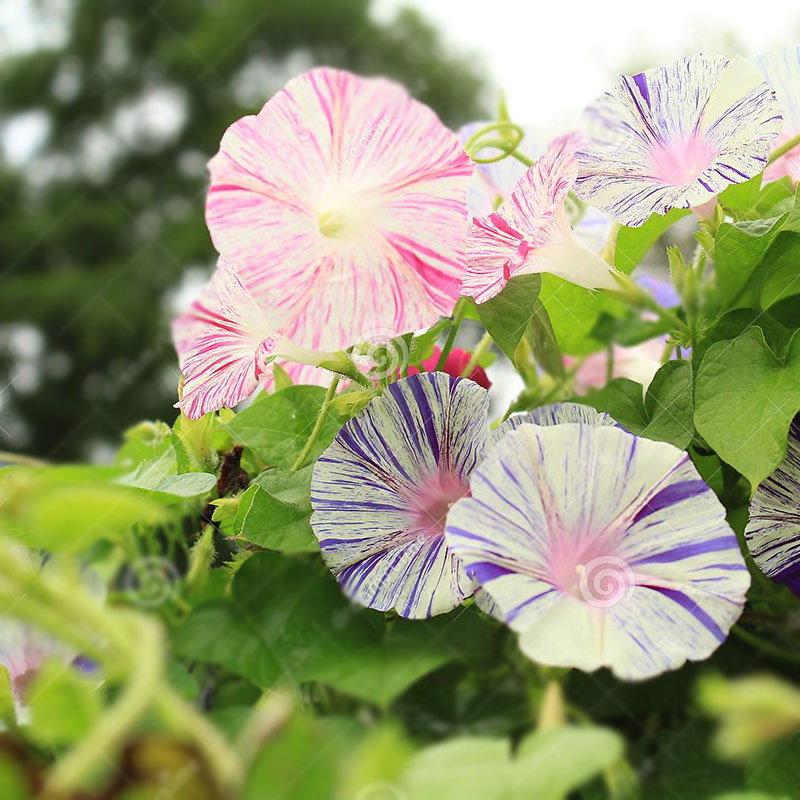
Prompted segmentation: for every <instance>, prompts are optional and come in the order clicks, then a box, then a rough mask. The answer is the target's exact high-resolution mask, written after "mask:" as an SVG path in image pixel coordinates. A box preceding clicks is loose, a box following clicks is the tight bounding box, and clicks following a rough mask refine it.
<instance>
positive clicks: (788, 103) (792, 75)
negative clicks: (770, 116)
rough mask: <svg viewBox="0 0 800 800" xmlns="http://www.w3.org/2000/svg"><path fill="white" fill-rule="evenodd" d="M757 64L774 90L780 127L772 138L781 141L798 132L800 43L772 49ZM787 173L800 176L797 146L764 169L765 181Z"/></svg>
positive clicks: (799, 117) (799, 157) (799, 150)
mask: <svg viewBox="0 0 800 800" xmlns="http://www.w3.org/2000/svg"><path fill="white" fill-rule="evenodd" d="M757 63H758V68H759V69H760V70H761V72H763V73H764V76H765V77H766V79H767V82H768V83H769V85H770V86H771V87H772V91H774V92H775V96H776V98H777V100H778V105H779V106H780V108H781V113H782V114H783V129H782V130H781V133H780V136H778V138H777V139H776V140H775V146H776V147H777V146H778V145H782V144H784V143H785V142H788V141H789V139H792V138H794V137H795V136H797V134H798V133H800V45H795V46H794V47H784V48H782V49H780V50H773V51H772V52H771V53H767V54H766V55H763V56H761V58H759V59H758V62H757ZM785 176H789V177H790V178H791V179H792V180H793V181H797V180H798V179H800V149H798V148H794V149H792V150H790V151H789V152H788V153H786V154H785V155H783V156H781V157H780V158H779V159H777V160H776V161H775V162H774V163H772V164H770V165H769V166H768V167H767V168H766V170H764V180H765V181H777V180H780V178H783V177H785Z"/></svg>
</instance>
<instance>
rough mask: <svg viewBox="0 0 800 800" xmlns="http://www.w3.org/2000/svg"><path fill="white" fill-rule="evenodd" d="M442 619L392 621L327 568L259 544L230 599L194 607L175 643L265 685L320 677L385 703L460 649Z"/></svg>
mask: <svg viewBox="0 0 800 800" xmlns="http://www.w3.org/2000/svg"><path fill="white" fill-rule="evenodd" d="M287 598H291V599H290V600H289V602H287V600H286V599H287ZM454 614H455V615H457V612H454ZM441 624H442V623H438V622H435V621H432V622H431V623H424V622H422V623H410V622H405V621H399V620H398V621H395V622H391V623H386V622H385V621H384V620H383V615H381V614H377V613H376V612H372V611H359V610H356V609H354V608H353V607H352V606H351V605H350V604H349V603H348V601H347V600H346V599H345V598H344V596H343V595H342V593H341V591H340V590H339V587H338V586H337V584H336V582H335V581H334V580H333V579H332V578H331V577H330V576H328V575H325V574H323V573H321V571H320V570H319V569H315V568H312V567H311V566H310V565H309V564H307V563H306V562H303V561H299V560H295V559H289V558H286V557H281V556H279V555H277V554H270V553H259V554H257V555H253V556H251V557H250V558H249V559H248V560H247V561H246V562H245V564H244V565H243V566H242V567H241V568H240V569H239V571H238V572H237V574H236V577H235V579H234V581H233V591H232V596H231V598H230V599H229V600H221V601H217V602H214V603H209V604H205V605H201V606H199V607H198V608H196V609H195V610H194V611H192V613H191V614H190V615H189V616H188V617H187V618H186V619H185V620H184V621H183V623H182V624H181V625H180V626H179V627H178V629H177V630H176V632H175V640H174V646H175V650H176V652H177V653H178V655H180V656H182V657H184V658H191V659H197V660H200V661H205V662H208V663H216V664H222V665H223V666H225V667H226V668H227V669H229V670H231V671H232V672H235V673H237V674H239V675H242V676H243V677H246V678H248V679H249V680H251V681H253V682H254V683H256V684H257V685H259V686H262V687H269V686H272V685H274V684H275V683H276V682H279V681H288V682H290V683H301V682H305V681H312V680H317V681H322V682H324V683H327V684H329V685H331V686H333V687H335V688H337V689H339V690H340V691H343V692H346V693H348V694H352V695H354V696H356V697H361V698H364V699H366V700H370V701H372V702H375V703H377V704H379V705H385V704H386V703H388V702H389V701H391V700H392V699H393V698H394V697H396V696H397V695H398V694H400V693H401V692H402V691H403V690H404V689H406V688H408V686H410V685H411V684H412V683H414V681H416V680H417V679H418V678H420V677H421V676H423V675H425V674H426V673H428V672H430V671H431V670H432V669H435V668H436V667H438V666H441V665H442V664H444V663H446V662H447V661H449V660H451V659H452V658H454V657H456V656H457V655H458V649H457V647H454V646H453V645H452V644H451V643H450V640H448V639H447V638H443V637H442V636H441V635H440V632H439V628H440V625H441ZM452 624H453V625H455V624H456V623H455V621H454V622H453V623H452ZM460 624H464V623H460Z"/></svg>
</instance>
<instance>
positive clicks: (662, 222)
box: [614, 208, 691, 275]
mask: <svg viewBox="0 0 800 800" xmlns="http://www.w3.org/2000/svg"><path fill="white" fill-rule="evenodd" d="M690 213H691V212H690V211H689V210H688V209H679V208H674V209H673V210H672V211H670V212H669V213H667V214H653V216H652V217H650V219H649V220H647V222H645V223H644V225H641V226H639V227H638V228H629V227H627V226H625V225H622V226H620V229H619V231H617V243H616V248H615V250H614V265H615V266H616V267H617V269H620V270H622V271H623V272H624V273H626V274H628V275H630V273H631V272H633V269H634V267H636V266H638V264H639V263H640V262H641V260H642V259H643V258H644V257H645V255H646V253H647V251H648V250H650V248H651V247H652V246H653V245H654V244H655V243H656V242H657V241H658V240H659V238H660V237H661V236H662V235H663V234H664V232H665V231H667V230H668V229H669V228H671V227H672V226H673V225H674V224H675V223H676V222H677V221H678V220H679V219H681V217H685V216H686V215H687V214H690Z"/></svg>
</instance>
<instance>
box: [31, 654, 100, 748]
mask: <svg viewBox="0 0 800 800" xmlns="http://www.w3.org/2000/svg"><path fill="white" fill-rule="evenodd" d="M101 697H102V692H101V690H100V688H99V681H98V680H97V679H96V678H94V677H91V678H89V677H86V676H85V675H82V674H81V673H80V672H78V670H74V669H64V665H63V664H59V663H56V662H54V661H49V662H47V663H46V664H45V665H44V666H43V667H42V668H41V669H40V670H39V671H38V673H37V675H36V678H35V679H34V681H33V683H32V684H31V685H30V687H29V688H28V698H29V703H30V708H31V713H32V718H31V723H30V726H29V728H28V731H29V733H30V735H31V736H32V737H33V739H34V740H35V741H36V742H38V743H39V744H40V745H42V746H43V747H59V746H63V745H68V744H72V743H73V742H76V741H78V740H79V739H80V738H81V737H83V736H84V735H86V734H87V733H88V732H89V731H90V730H91V729H92V727H93V726H94V724H95V722H96V721H97V719H98V717H99V716H100V712H101V710H102V705H103V704H102V700H101Z"/></svg>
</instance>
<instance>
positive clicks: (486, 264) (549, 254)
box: [462, 136, 617, 303]
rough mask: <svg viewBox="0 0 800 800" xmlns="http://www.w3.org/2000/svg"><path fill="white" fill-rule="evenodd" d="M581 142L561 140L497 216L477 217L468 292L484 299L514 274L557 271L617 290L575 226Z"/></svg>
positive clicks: (470, 242) (471, 243) (575, 279)
mask: <svg viewBox="0 0 800 800" xmlns="http://www.w3.org/2000/svg"><path fill="white" fill-rule="evenodd" d="M575 143H576V140H575V138H574V137H572V136H565V137H562V138H561V139H557V140H555V141H554V142H553V143H552V144H551V145H550V147H549V148H548V150H547V152H546V153H545V154H544V155H543V156H542V157H541V158H540V159H539V160H538V161H536V163H535V164H534V165H533V166H532V167H530V169H528V170H527V171H526V172H525V174H524V175H523V176H522V177H521V178H520V180H519V182H518V183H517V185H516V188H515V189H514V191H513V193H512V194H511V197H510V198H509V199H508V200H507V201H506V202H504V203H503V205H502V206H501V207H500V208H499V209H498V211H496V212H495V213H493V214H490V215H489V216H486V217H478V218H476V219H473V221H472V227H471V229H470V232H469V236H468V237H467V273H466V275H465V276H464V280H463V283H462V293H464V294H466V295H469V296H471V297H473V298H474V299H475V302H477V303H484V302H486V301H487V300H490V299H491V298H492V297H494V296H495V295H497V294H498V293H499V292H500V291H502V289H503V287H504V286H505V285H506V284H507V283H508V281H509V280H510V278H511V277H513V276H515V275H529V274H531V273H537V272H552V273H553V274H554V275H559V276H560V277H562V278H565V279H566V280H569V281H571V282H573V283H577V284H578V285H579V286H584V287H587V288H609V289H611V288H615V287H616V285H617V284H616V283H615V281H614V279H613V278H612V277H611V275H610V273H609V267H608V264H606V263H605V262H604V261H603V260H602V259H601V258H600V256H598V255H597V254H596V253H595V252H593V251H592V250H591V249H589V247H587V246H586V244H584V243H583V242H582V241H581V240H580V239H579V238H578V236H577V235H576V234H575V232H574V231H573V230H572V228H571V226H570V223H569V220H568V217H567V212H566V208H565V200H566V199H567V195H568V194H569V191H570V189H571V188H572V185H573V183H574V182H575V178H576V176H577V164H576V162H575V159H574V157H573V148H574V146H575Z"/></svg>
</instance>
